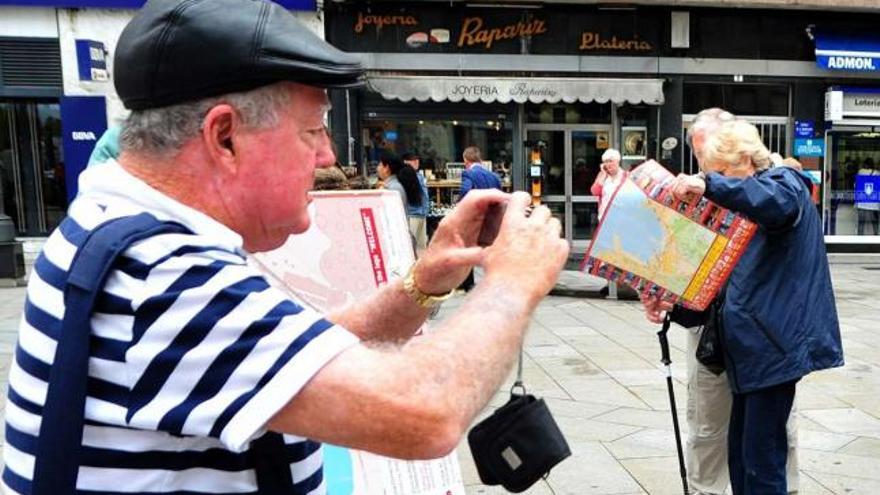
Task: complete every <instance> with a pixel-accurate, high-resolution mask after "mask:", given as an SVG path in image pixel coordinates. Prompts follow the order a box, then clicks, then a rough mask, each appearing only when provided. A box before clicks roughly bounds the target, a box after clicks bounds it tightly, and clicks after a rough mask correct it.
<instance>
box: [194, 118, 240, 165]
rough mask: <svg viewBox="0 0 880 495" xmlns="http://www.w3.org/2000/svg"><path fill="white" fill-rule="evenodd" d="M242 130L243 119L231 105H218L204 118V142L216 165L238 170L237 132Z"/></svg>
mask: <svg viewBox="0 0 880 495" xmlns="http://www.w3.org/2000/svg"><path fill="white" fill-rule="evenodd" d="M240 130H241V120H240V119H239V116H238V113H237V112H236V111H235V108H233V107H232V106H231V105H227V104H222V105H217V106H215V107H213V108H211V110H209V111H208V113H207V114H205V118H204V119H202V142H203V143H204V145H205V148H206V151H207V153H208V155H209V156H210V157H211V161H212V162H213V163H214V165H215V166H220V167H221V168H223V169H225V170H226V171H228V172H231V173H235V172H236V171H237V170H238V158H239V155H238V150H236V149H235V145H234V144H233V143H234V142H235V140H234V137H235V133H236V132H239V131H240Z"/></svg>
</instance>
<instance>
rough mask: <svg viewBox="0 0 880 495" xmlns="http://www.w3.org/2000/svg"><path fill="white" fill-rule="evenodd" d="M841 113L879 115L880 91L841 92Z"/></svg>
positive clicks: (866, 115)
mask: <svg viewBox="0 0 880 495" xmlns="http://www.w3.org/2000/svg"><path fill="white" fill-rule="evenodd" d="M843 114H844V115H856V116H862V117H876V116H880V93H843Z"/></svg>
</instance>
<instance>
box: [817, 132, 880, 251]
mask: <svg viewBox="0 0 880 495" xmlns="http://www.w3.org/2000/svg"><path fill="white" fill-rule="evenodd" d="M830 136H831V148H830V149H831V154H830V156H829V161H828V166H827V169H826V170H827V171H826V174H825V199H824V203H823V204H824V210H825V211H824V213H825V233H826V234H827V235H874V236H876V235H880V202H877V201H876V198H877V196H876V194H868V195H865V192H866V189H870V192H871V193H873V192H874V191H875V188H876V184H877V183H878V182H880V178H878V177H880V132H873V131H871V130H870V128H868V129H867V130H865V131H857V132H839V131H836V132H831V133H830ZM866 186H867V187H866Z"/></svg>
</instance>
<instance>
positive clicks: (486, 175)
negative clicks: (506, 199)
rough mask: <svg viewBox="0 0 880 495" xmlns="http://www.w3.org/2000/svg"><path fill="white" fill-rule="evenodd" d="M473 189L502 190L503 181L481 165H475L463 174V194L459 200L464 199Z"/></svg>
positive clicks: (461, 193)
mask: <svg viewBox="0 0 880 495" xmlns="http://www.w3.org/2000/svg"><path fill="white" fill-rule="evenodd" d="M471 189H501V179H499V178H498V176H497V175H495V173H494V172H490V171H488V170H486V169H485V168H483V167H481V166H479V165H474V166H472V167H471V168H469V169H467V170H464V171H462V172H461V192H460V194H459V196H458V200H459V201H461V200H462V199H464V196H465V195H466V194H467V193H468V192H470V190H471Z"/></svg>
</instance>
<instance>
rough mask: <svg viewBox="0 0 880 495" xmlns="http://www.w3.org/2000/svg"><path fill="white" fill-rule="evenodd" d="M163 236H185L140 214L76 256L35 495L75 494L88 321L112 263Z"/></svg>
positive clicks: (104, 229)
mask: <svg viewBox="0 0 880 495" xmlns="http://www.w3.org/2000/svg"><path fill="white" fill-rule="evenodd" d="M165 232H181V233H182V232H187V230H186V229H185V228H184V227H183V226H181V225H179V224H173V223H163V222H160V221H159V220H158V219H156V217H154V216H152V215H149V214H146V213H141V214H139V215H134V216H129V217H123V218H118V219H114V220H110V221H108V222H105V223H103V224H101V225H99V226H98V227H96V228H95V229H93V230H92V231H91V232H89V234H88V236H87V237H86V240H85V242H84V243H83V245H82V247H80V249H79V250H78V251H77V253H76V255H74V258H73V261H72V262H71V264H70V269H69V271H68V276H67V283H66V285H65V288H64V305H65V309H64V319H63V320H62V323H61V331H60V332H59V334H58V343H57V347H56V351H55V360H54V362H53V363H52V368H51V371H50V372H49V386H48V391H47V393H46V403H45V406H44V407H43V414H42V422H41V425H40V436H39V439H38V442H37V448H36V459H35V463H34V476H33V485H32V490H31V493H32V494H33V495H58V494H61V493H75V491H76V477H77V473H78V469H79V460H80V455H79V454H80V449H81V444H82V433H83V415H84V413H85V401H86V392H87V391H86V383H87V382H88V364H89V337H90V335H91V331H90V318H91V315H92V309H93V307H94V305H95V299H96V297H97V295H98V292H99V291H100V289H101V288H102V287H103V286H104V282H105V280H106V278H107V274H108V273H109V272H110V267H111V266H112V265H113V261H114V260H115V259H116V258H117V256H119V255H120V254H121V253H122V252H123V251H125V250H126V249H127V248H128V247H129V246H130V245H131V244H132V243H134V242H137V241H139V240H142V239H146V238H148V237H152V236H154V235H157V234H160V233H165Z"/></svg>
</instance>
